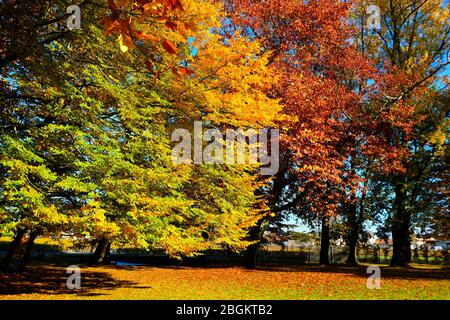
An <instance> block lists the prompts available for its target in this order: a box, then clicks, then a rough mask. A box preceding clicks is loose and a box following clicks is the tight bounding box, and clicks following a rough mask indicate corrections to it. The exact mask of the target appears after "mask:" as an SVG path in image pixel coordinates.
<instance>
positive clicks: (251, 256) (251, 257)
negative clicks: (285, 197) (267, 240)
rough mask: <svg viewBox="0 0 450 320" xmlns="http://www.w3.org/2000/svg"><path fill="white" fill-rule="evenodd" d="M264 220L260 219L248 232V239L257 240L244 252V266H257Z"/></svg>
mask: <svg viewBox="0 0 450 320" xmlns="http://www.w3.org/2000/svg"><path fill="white" fill-rule="evenodd" d="M262 225H263V221H259V222H258V223H257V225H256V226H254V227H252V228H251V229H250V231H249V233H248V240H250V241H257V242H256V243H254V244H251V245H249V246H248V247H247V249H246V250H245V254H244V266H245V267H247V268H254V267H256V263H257V261H258V250H259V247H260V245H261V240H262V235H263V230H262Z"/></svg>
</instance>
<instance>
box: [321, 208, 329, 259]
mask: <svg viewBox="0 0 450 320" xmlns="http://www.w3.org/2000/svg"><path fill="white" fill-rule="evenodd" d="M329 251H330V224H329V221H328V218H327V217H323V218H322V235H321V239H320V261H319V263H320V264H322V265H329V264H330V258H329Z"/></svg>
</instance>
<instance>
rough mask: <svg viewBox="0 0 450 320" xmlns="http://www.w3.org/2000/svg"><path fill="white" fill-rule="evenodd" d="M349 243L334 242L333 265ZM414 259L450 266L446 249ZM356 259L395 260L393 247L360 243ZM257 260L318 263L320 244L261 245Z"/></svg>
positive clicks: (220, 255)
mask: <svg viewBox="0 0 450 320" xmlns="http://www.w3.org/2000/svg"><path fill="white" fill-rule="evenodd" d="M348 250H349V248H348V247H347V246H337V245H331V246H330V250H329V259H330V262H331V263H332V264H341V263H345V261H346V260H347V257H348V253H349V251H348ZM411 255H412V262H413V263H418V264H435V265H448V264H449V254H448V251H446V250H428V251H417V250H415V251H413V250H412V251H411ZM204 256H205V257H204V258H206V259H208V260H214V261H230V260H233V259H234V260H241V259H243V253H230V252H227V251H226V250H223V249H222V250H221V249H220V248H212V249H210V250H207V251H206V252H204ZM356 258H357V260H358V261H359V262H362V263H372V264H389V263H390V261H391V259H392V248H391V247H386V248H380V247H377V246H369V245H366V246H359V247H358V248H357V250H356ZM257 260H258V262H276V263H289V264H306V263H319V260H320V246H285V247H282V246H267V245H263V246H261V248H260V250H259V251H258V257H257Z"/></svg>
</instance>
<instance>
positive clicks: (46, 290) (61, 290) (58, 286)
mask: <svg viewBox="0 0 450 320" xmlns="http://www.w3.org/2000/svg"><path fill="white" fill-rule="evenodd" d="M70 275H71V274H68V273H67V271H66V268H64V267H61V266H48V265H33V266H29V267H28V268H27V270H26V271H24V272H20V273H14V274H0V296H2V295H20V294H45V295H61V294H71V295H74V296H84V297H94V296H101V295H104V294H102V293H97V292H95V291H97V290H114V289H118V288H124V287H126V288H137V289H139V288H141V287H138V286H136V284H137V283H136V282H132V281H124V280H116V279H114V278H113V277H112V276H111V275H110V274H108V273H106V272H97V271H93V272H92V271H89V272H87V271H83V270H82V271H81V289H76V290H70V289H68V288H67V279H68V277H69V276H70Z"/></svg>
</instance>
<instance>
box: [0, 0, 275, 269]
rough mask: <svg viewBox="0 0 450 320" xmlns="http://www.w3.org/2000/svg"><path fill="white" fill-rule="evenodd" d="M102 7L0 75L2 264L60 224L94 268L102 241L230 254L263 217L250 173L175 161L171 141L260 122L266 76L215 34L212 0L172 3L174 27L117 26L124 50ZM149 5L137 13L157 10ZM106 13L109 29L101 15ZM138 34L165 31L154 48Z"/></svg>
mask: <svg viewBox="0 0 450 320" xmlns="http://www.w3.org/2000/svg"><path fill="white" fill-rule="evenodd" d="M113 4H114V2H113V1H110V2H109V6H105V7H98V6H92V7H90V8H91V9H92V11H89V12H87V11H85V14H87V13H89V14H88V15H87V16H88V17H89V19H86V20H84V25H85V27H84V29H82V31H79V32H80V35H79V36H78V35H77V33H75V34H72V35H71V37H67V38H58V39H54V40H53V41H51V42H49V43H42V44H41V46H42V47H40V51H39V53H38V54H35V55H31V56H28V55H27V56H20V57H19V56H18V57H17V58H15V59H13V60H11V61H8V62H7V68H5V69H3V70H2V71H3V74H2V77H3V78H2V79H3V82H2V96H3V97H5V99H2V101H4V104H3V105H2V127H3V128H4V129H5V130H4V131H2V136H1V146H2V152H1V173H2V174H1V179H2V180H1V191H2V193H1V201H2V204H3V206H2V210H1V211H0V212H1V219H2V230H5V231H14V232H15V233H16V236H15V238H14V240H13V242H12V244H11V250H10V253H11V254H10V255H8V256H7V258H6V260H5V265H6V267H7V268H9V267H10V266H12V264H13V262H14V261H13V260H20V261H25V260H24V259H23V258H20V257H19V258H17V256H18V252H19V251H20V250H19V251H18V249H20V245H19V244H21V243H22V238H23V237H25V236H26V235H27V234H29V237H30V241H28V243H29V244H30V249H31V246H32V243H33V241H32V240H34V238H35V237H36V236H37V235H39V234H40V235H45V234H54V235H58V234H59V233H60V232H62V231H64V232H66V233H69V234H72V235H74V236H76V237H78V238H80V237H84V238H87V239H96V240H97V242H98V245H97V249H96V253H95V255H94V262H98V263H101V262H104V261H105V260H106V259H107V255H108V250H109V248H110V247H111V244H112V243H113V242H114V243H116V244H119V245H120V244H122V243H130V244H133V245H134V246H136V247H140V248H144V249H150V248H163V249H164V250H165V251H166V252H167V253H168V254H169V255H170V256H172V257H177V258H181V257H183V256H193V255H197V254H198V253H199V252H201V251H202V250H204V249H206V248H208V247H209V246H210V245H211V244H214V243H224V244H227V245H229V246H230V247H231V248H233V249H235V250H237V249H240V248H243V247H245V246H246V245H248V244H249V242H248V241H246V240H245V236H246V231H247V229H248V228H249V227H251V226H252V225H254V224H255V223H256V221H258V220H259V218H260V217H261V212H262V211H264V207H265V206H264V202H263V201H262V200H261V199H260V198H258V197H256V196H255V193H254V190H255V189H256V188H258V186H259V182H258V181H257V180H256V176H255V175H254V172H255V169H256V168H254V167H250V166H229V165H224V164H216V165H183V166H176V165H175V164H174V163H173V159H172V158H171V142H170V136H171V132H172V131H173V130H174V129H176V128H180V127H181V128H190V126H192V124H193V121H195V120H202V121H204V122H205V123H206V124H207V125H208V126H209V127H216V128H221V129H225V128H237V127H254V128H256V129H257V128H261V127H263V126H270V125H272V121H273V118H274V117H276V115H277V112H278V110H279V109H280V106H279V105H278V103H277V101H275V100H272V99H269V98H268V97H267V96H266V94H265V92H266V91H267V89H268V88H269V87H271V86H272V84H273V82H274V81H275V79H276V78H275V77H267V75H268V74H271V72H272V71H271V70H270V68H268V67H267V66H266V65H267V56H265V55H261V50H260V47H259V43H257V42H251V41H249V40H248V39H245V38H244V37H242V36H240V35H239V34H236V35H233V36H231V37H227V38H225V37H224V36H223V35H222V34H221V33H220V31H219V30H220V26H221V19H222V17H223V16H224V15H223V12H222V10H221V8H220V6H219V5H218V4H216V3H210V2H207V1H198V2H197V1H185V2H183V7H182V8H180V7H177V11H179V15H180V16H179V19H181V20H183V19H190V20H189V21H190V25H189V27H187V26H186V27H185V32H184V33H180V32H179V30H178V29H176V30H175V29H173V28H170V27H169V26H168V25H167V24H166V26H167V28H165V29H163V30H162V29H159V28H158V26H157V25H154V24H153V23H147V21H146V20H145V19H141V20H140V21H138V22H135V23H133V25H132V26H131V25H128V27H132V31H129V32H130V33H127V34H128V35H129V36H130V38H131V37H134V36H135V35H136V36H137V34H139V35H141V36H142V37H141V38H140V40H139V41H137V40H136V42H135V43H134V46H133V45H131V44H129V43H127V41H126V40H124V37H125V36H126V34H122V33H121V32H123V31H124V30H123V29H120V28H122V27H120V25H121V23H123V21H122V20H120V19H121V18H120V17H122V16H123V15H124V14H125V13H127V12H120V14H119V13H118V12H119V11H120V10H121V8H122V7H120V6H118V7H114V6H113ZM121 5H122V6H124V7H123V8H122V9H123V10H125V9H126V8H127V7H126V5H127V3H126V2H121ZM160 5H162V3H161V4H158V8H157V9H158V11H157V12H153V11H151V10H150V11H149V12H148V13H147V11H146V10H145V9H144V11H143V13H142V14H144V15H148V16H149V18H152V17H153V16H155V15H156V16H158V15H159V13H160V11H159V10H160ZM99 8H100V9H99ZM172 9H174V10H175V8H172ZM115 10H116V11H115ZM111 12H112V13H111ZM52 14H53V13H49V15H50V16H49V17H48V19H49V20H52ZM111 14H112V18H116V19H119V21H118V22H117V23H118V24H119V27H118V28H119V29H115V28H116V27H117V23H116V22H115V21H113V20H111V19H112V18H106V19H107V20H106V21H105V17H110V15H111ZM192 15H193V16H194V17H195V19H194V20H192ZM159 18H161V17H160V16H158V19H157V21H158V22H160V21H161V20H160V19H159ZM108 19H109V20H108ZM99 21H102V24H100V23H99ZM127 21H129V20H127ZM127 23H129V22H127ZM108 24H111V25H110V26H109V27H108ZM105 25H106V27H105ZM122 26H123V25H122ZM53 27H54V28H57V29H59V28H62V27H61V26H58V25H56V26H53ZM135 32H136V33H135ZM147 32H148V33H147ZM105 33H106V35H105ZM143 34H145V35H146V36H145V37H144V36H143ZM150 34H151V35H152V37H158V38H160V39H164V40H161V41H162V42H161V43H159V47H155V44H154V43H153V41H152V39H153V38H150V37H149V36H147V35H150ZM111 35H114V36H111ZM188 37H189V38H191V39H193V42H191V43H188V41H187V38H188ZM144 40H145V41H144ZM125 47H126V49H125ZM149 53H152V54H153V55H152V56H151V59H150V60H149V58H148V54H149ZM49 70H50V72H49ZM243 102H245V103H244V104H243ZM243 108H246V109H245V110H244V109H243ZM28 251H29V250H28ZM20 263H21V264H22V265H23V264H24V263H22V262H20Z"/></svg>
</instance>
